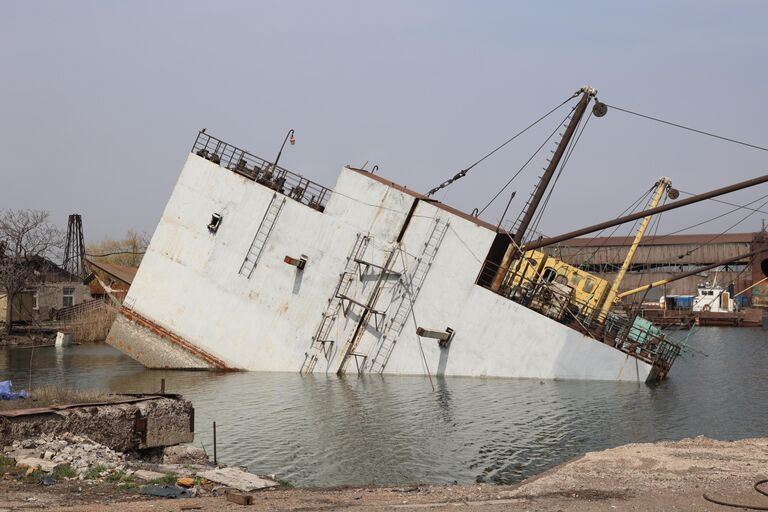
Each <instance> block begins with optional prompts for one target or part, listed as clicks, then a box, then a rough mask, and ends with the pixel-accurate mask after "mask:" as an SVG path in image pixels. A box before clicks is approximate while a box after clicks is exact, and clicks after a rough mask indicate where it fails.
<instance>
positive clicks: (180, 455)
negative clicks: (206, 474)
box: [163, 444, 208, 464]
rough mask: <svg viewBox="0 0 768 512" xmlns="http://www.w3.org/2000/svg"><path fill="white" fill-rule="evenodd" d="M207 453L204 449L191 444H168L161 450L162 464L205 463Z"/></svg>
mask: <svg viewBox="0 0 768 512" xmlns="http://www.w3.org/2000/svg"><path fill="white" fill-rule="evenodd" d="M206 462H208V455H207V454H206V453H205V450H203V449H202V448H198V447H197V446H192V445H191V444H180V445H177V446H169V447H167V448H165V449H164V450H163V463H164V464H205V463H206Z"/></svg>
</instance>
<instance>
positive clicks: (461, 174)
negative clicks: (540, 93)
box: [424, 91, 581, 197]
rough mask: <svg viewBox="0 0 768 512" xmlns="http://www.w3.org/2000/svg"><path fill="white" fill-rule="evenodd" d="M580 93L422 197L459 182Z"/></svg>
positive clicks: (576, 93) (577, 93)
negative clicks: (473, 169)
mask: <svg viewBox="0 0 768 512" xmlns="http://www.w3.org/2000/svg"><path fill="white" fill-rule="evenodd" d="M580 92H581V91H577V92H575V93H573V95H571V97H569V98H568V99H566V100H565V101H563V102H562V103H560V104H559V105H558V106H556V107H555V108H553V109H552V110H550V111H549V112H547V113H546V114H544V115H543V116H541V117H540V118H538V119H537V120H535V121H534V122H533V123H531V124H529V125H528V126H526V127H525V128H523V130H522V131H520V132H518V133H516V134H515V135H513V136H512V137H510V138H509V139H507V140H506V141H505V142H503V143H502V144H500V145H499V146H497V147H496V149H494V150H492V151H491V152H489V153H488V154H486V155H485V156H483V157H482V158H481V159H480V160H478V161H476V162H475V163H473V164H472V165H470V166H469V167H467V168H465V169H462V170H461V171H459V172H458V173H456V174H455V175H454V176H453V177H452V178H450V179H448V180H446V181H444V182H442V183H441V184H440V185H438V186H436V187H435V188H433V189H432V190H430V191H429V192H427V193H426V194H425V195H424V197H430V196H431V195H433V194H435V193H436V192H437V191H439V190H441V189H443V188H445V187H447V186H448V185H451V184H452V183H453V182H454V181H457V180H459V179H461V178H463V177H464V176H466V175H467V173H468V172H469V171H471V170H472V168H474V167H475V166H476V165H478V164H480V163H481V162H483V161H484V160H486V159H487V158H489V157H491V156H492V155H493V154H495V153H496V152H497V151H499V150H500V149H502V148H503V147H504V146H506V145H507V144H509V143H510V142H512V141H513V140H515V139H516V138H518V137H519V136H521V135H522V134H524V133H525V132H527V131H528V130H530V129H531V128H533V127H534V126H536V125H537V124H539V123H540V122H541V121H543V120H544V119H546V118H547V117H549V115H550V114H552V113H553V112H555V111H556V110H558V109H559V108H560V107H562V106H563V105H565V104H566V103H568V102H569V101H571V100H572V99H573V98H575V97H576V96H578V95H579V93H580Z"/></svg>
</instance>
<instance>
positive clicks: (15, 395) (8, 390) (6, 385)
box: [0, 380, 29, 400]
mask: <svg viewBox="0 0 768 512" xmlns="http://www.w3.org/2000/svg"><path fill="white" fill-rule="evenodd" d="M24 398H29V393H27V392H26V391H24V390H23V389H22V390H21V391H13V385H12V384H11V381H9V380H4V381H1V382H0V400H21V399H24Z"/></svg>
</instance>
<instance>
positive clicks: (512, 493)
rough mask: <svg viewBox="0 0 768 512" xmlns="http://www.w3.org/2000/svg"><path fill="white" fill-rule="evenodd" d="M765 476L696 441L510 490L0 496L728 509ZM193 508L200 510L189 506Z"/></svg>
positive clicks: (165, 506)
mask: <svg viewBox="0 0 768 512" xmlns="http://www.w3.org/2000/svg"><path fill="white" fill-rule="evenodd" d="M761 478H768V438H759V439H746V440H740V441H733V442H724V441H715V440H711V439H707V438H703V437H698V438H695V439H686V440H683V441H678V442H659V443H655V444H631V445H625V446H621V447H618V448H613V449H610V450H604V451H601V452H593V453H588V454H586V455H584V456H583V457H581V458H579V459H576V460H574V461H571V462H569V463H566V464H563V465H561V466H558V467H556V468H554V469H552V470H549V471H547V472H545V473H544V474H542V475H539V476H537V477H535V478H531V479H529V480H527V481H525V482H523V483H521V484H519V485H516V486H492V485H457V486H407V487H396V488H339V489H290V488H278V489H275V490H265V491H261V492H257V493H254V505H253V506H252V507H242V506H239V505H235V504H231V503H227V502H226V501H225V500H224V498H223V497H221V496H217V497H205V498H193V499H182V500H140V499H138V498H134V497H130V496H126V494H125V493H124V492H123V493H119V494H116V495H112V496H110V495H109V493H104V492H103V491H101V492H99V493H98V494H97V495H90V496H86V493H82V494H81V497H82V499H81V497H80V496H78V495H77V494H76V493H75V494H74V495H69V496H67V495H65V493H60V492H57V491H56V490H55V488H54V487H51V488H45V489H43V488H40V487H37V488H30V487H25V486H14V489H8V488H7V487H6V489H7V490H3V491H0V510H2V509H3V508H5V509H15V508H18V507H29V506H30V505H32V504H34V506H36V507H46V508H47V509H49V510H72V511H74V510H78V511H101V510H118V509H119V510H121V511H125V512H129V511H143V510H163V511H181V510H202V511H214V510H216V511H218V510H248V509H251V510H276V511H297V510H352V511H354V510H361V511H362V510H410V509H414V510H415V509H419V510H421V509H428V510H456V509H457V507H461V508H462V509H467V510H482V511H497V510H499V511H500V510H531V511H534V510H537V511H545V512H549V511H553V512H554V511H565V510H568V511H570V510H574V511H597V510H601V511H604V510H629V511H650V510H654V511H655V510H704V511H709V510H711V511H717V510H729V509H728V508H725V507H722V506H720V505H715V504H712V503H709V502H707V501H705V500H704V499H703V498H702V494H703V493H704V492H707V493H708V494H710V495H713V496H717V497H720V498H723V499H726V500H732V501H736V502H739V503H754V504H761V505H763V506H768V498H766V497H764V496H761V495H759V494H757V493H755V492H754V490H753V489H752V484H753V483H754V481H756V480H758V479H761ZM197 507H199V508H197ZM731 510H733V509H731Z"/></svg>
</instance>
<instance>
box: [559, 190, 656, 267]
mask: <svg viewBox="0 0 768 512" xmlns="http://www.w3.org/2000/svg"><path fill="white" fill-rule="evenodd" d="M654 188H655V185H654V186H653V187H651V188H649V189H648V190H646V191H645V193H644V194H643V195H641V196H640V197H639V198H638V199H637V200H636V201H635V202H634V203H632V204H631V205H629V206H628V207H627V208H626V209H625V210H624V211H623V212H622V213H620V214H619V217H623V216H624V215H626V214H627V213H634V212H635V211H637V209H638V208H639V207H640V205H642V204H643V202H644V201H645V202H646V203H647V202H648V198H649V196H650V194H651V192H653V189H654ZM636 224H637V221H635V222H634V224H632V230H630V233H631V232H632V231H633V230H634V226H635V225H636ZM620 227H621V224H619V225H618V226H614V227H613V229H612V230H611V232H610V233H609V234H608V236H606V237H604V238H603V241H602V242H600V245H598V246H597V247H596V248H595V250H594V251H592V254H590V255H589V257H588V258H587V259H586V260H584V262H582V263H581V266H584V265H587V264H589V262H590V261H592V258H594V257H595V256H597V253H598V252H599V251H600V250H601V249H603V248H604V247H605V244H607V243H608V240H609V239H610V238H611V237H613V236H614V235H615V234H616V232H617V231H618V230H619V228H620ZM605 229H608V228H605ZM605 229H601V230H600V231H598V232H597V233H596V234H595V236H593V237H592V240H596V239H597V238H599V237H600V235H601V234H602V233H604V232H605ZM624 238H629V236H626V237H624ZM591 247H592V246H590V245H588V244H587V245H584V246H583V247H582V248H581V249H579V251H578V252H577V253H576V255H575V256H574V259H573V261H575V259H576V258H577V257H578V256H579V255H580V254H581V253H582V252H584V251H585V250H587V249H589V248H591Z"/></svg>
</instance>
